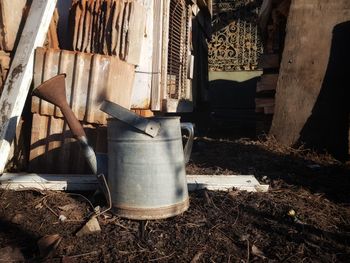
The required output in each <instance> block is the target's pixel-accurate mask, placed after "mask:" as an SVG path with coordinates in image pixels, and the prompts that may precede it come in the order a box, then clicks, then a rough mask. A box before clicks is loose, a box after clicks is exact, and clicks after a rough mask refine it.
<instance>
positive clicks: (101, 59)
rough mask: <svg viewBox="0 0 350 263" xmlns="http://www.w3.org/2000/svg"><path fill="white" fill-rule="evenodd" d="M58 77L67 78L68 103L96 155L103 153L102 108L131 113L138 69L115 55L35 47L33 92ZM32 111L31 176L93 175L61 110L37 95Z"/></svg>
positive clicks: (33, 99)
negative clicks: (116, 107)
mask: <svg viewBox="0 0 350 263" xmlns="http://www.w3.org/2000/svg"><path fill="white" fill-rule="evenodd" d="M60 73H65V74H66V81H65V83H66V95H67V100H68V102H69V104H70V106H71V108H72V110H73V112H74V114H75V115H76V117H77V118H78V120H79V121H81V122H82V124H83V126H84V129H85V132H86V134H87V137H88V140H89V143H90V144H91V146H92V147H93V148H94V150H95V151H96V152H103V153H105V152H106V150H107V142H106V123H107V118H109V116H108V115H107V114H105V113H104V112H102V111H101V110H100V104H101V102H102V101H103V100H104V99H108V100H110V101H112V102H115V103H118V104H120V105H122V106H124V107H125V108H130V106H131V96H132V89H133V83H134V77H135V65H132V64H129V63H127V62H125V61H121V60H120V59H119V58H118V57H115V56H104V55H100V54H91V53H82V52H77V51H68V50H57V49H45V48H37V49H36V52H35V65H34V78H33V83H34V88H36V87H38V86H39V85H40V84H41V83H42V82H44V81H46V80H48V79H50V78H52V77H54V76H56V75H57V74H60ZM31 111H32V113H33V120H32V133H31V144H30V145H31V146H30V154H29V168H30V171H32V172H42V173H55V172H56V173H57V172H60V173H78V174H79V173H88V172H90V170H89V167H88V165H87V163H86V162H85V158H84V155H83V153H82V150H81V149H80V147H79V145H78V143H77V142H76V141H75V139H73V138H72V134H71V132H70V129H69V127H68V125H67V123H66V121H65V120H64V119H63V115H62V113H61V111H60V110H59V109H58V108H57V107H55V106H54V105H53V104H51V103H48V102H46V101H44V100H42V99H39V98H38V97H35V96H34V97H32V109H31ZM72 160H74V161H72Z"/></svg>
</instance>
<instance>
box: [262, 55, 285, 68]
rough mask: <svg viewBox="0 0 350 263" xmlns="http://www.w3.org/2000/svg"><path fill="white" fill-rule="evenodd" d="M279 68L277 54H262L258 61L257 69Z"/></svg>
mask: <svg viewBox="0 0 350 263" xmlns="http://www.w3.org/2000/svg"><path fill="white" fill-rule="evenodd" d="M279 66H280V56H279V54H263V55H261V57H260V60H259V65H258V67H259V68H263V69H272V68H279Z"/></svg>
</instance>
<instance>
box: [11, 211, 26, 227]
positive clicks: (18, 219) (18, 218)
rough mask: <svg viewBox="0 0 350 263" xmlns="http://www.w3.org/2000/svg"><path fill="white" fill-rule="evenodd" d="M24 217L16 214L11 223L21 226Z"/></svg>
mask: <svg viewBox="0 0 350 263" xmlns="http://www.w3.org/2000/svg"><path fill="white" fill-rule="evenodd" d="M23 218H24V216H23V215H22V214H16V215H15V216H14V217H12V219H11V222H12V223H14V224H17V225H19V224H21V223H22V222H23Z"/></svg>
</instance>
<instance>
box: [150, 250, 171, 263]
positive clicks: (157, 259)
mask: <svg viewBox="0 0 350 263" xmlns="http://www.w3.org/2000/svg"><path fill="white" fill-rule="evenodd" d="M174 255H175V252H173V253H171V254H170V255H168V256H164V257H160V258H155V259H150V260H149V262H153V261H159V260H163V259H167V258H171V257H172V256H174Z"/></svg>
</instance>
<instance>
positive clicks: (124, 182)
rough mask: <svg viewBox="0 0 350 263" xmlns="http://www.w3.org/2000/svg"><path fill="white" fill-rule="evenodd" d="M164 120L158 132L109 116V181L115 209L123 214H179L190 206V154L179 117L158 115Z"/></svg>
mask: <svg viewBox="0 0 350 263" xmlns="http://www.w3.org/2000/svg"><path fill="white" fill-rule="evenodd" d="M149 119H150V120H154V121H157V122H158V123H160V129H159V133H158V134H157V136H155V137H154V138H152V137H151V136H149V135H147V134H145V133H143V132H141V131H140V130H138V129H136V128H135V127H132V126H130V125H128V124H126V123H125V122H122V121H120V120H118V119H109V120H108V123H107V125H108V185H109V187H110V191H111V197H112V204H113V210H114V212H115V213H116V214H118V215H119V216H121V217H125V218H129V219H136V220H148V219H161V218H167V217H171V216H175V215H178V214H180V213H182V212H184V211H186V210H187V209H188V207H189V198H188V190H187V182H186V173H185V161H184V160H185V157H184V156H185V155H188V154H189V152H188V151H190V150H191V149H190V148H191V147H189V146H190V145H191V143H192V140H193V127H192V126H191V125H188V124H186V125H183V128H184V129H186V130H187V131H188V132H189V134H190V136H189V139H188V141H187V143H186V146H185V149H186V151H187V153H185V155H184V150H183V146H182V136H181V127H180V119H179V117H152V118H149Z"/></svg>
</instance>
